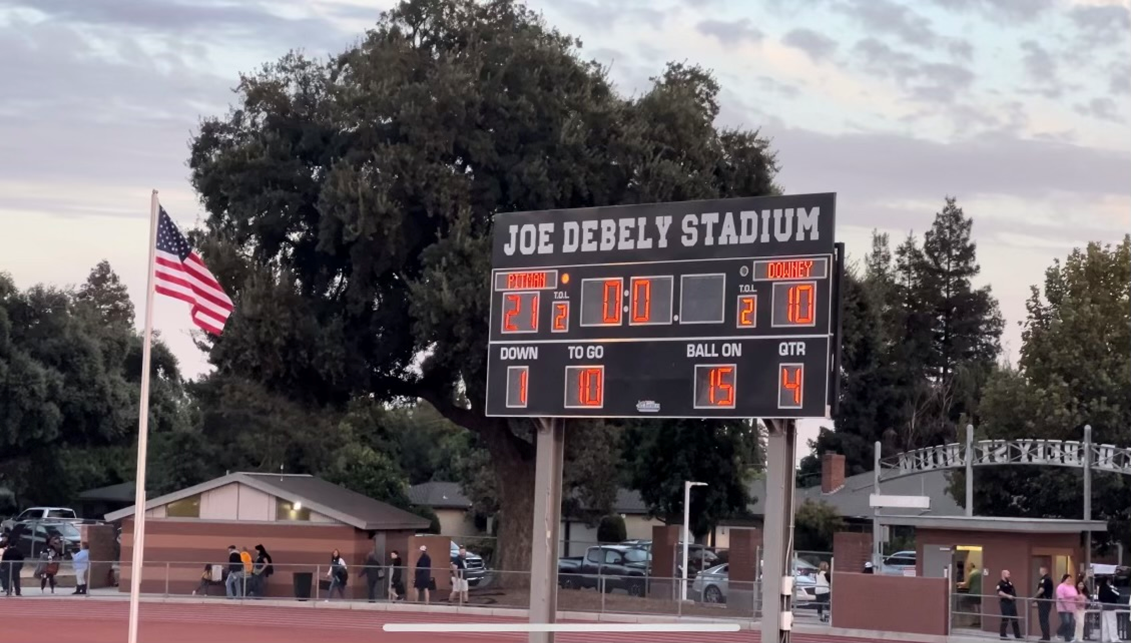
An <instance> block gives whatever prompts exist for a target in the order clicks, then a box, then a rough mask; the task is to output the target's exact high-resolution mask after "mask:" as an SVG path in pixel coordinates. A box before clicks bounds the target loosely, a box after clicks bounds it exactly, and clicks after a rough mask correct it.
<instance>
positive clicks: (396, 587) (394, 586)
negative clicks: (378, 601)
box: [389, 549, 405, 601]
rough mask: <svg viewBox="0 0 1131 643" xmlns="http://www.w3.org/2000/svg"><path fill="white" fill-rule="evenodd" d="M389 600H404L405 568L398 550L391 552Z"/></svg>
mask: <svg viewBox="0 0 1131 643" xmlns="http://www.w3.org/2000/svg"><path fill="white" fill-rule="evenodd" d="M389 561H390V562H389V568H390V569H389V598H390V599H392V600H394V601H400V600H404V598H405V591H404V577H403V576H402V573H403V572H404V568H403V567H402V566H401V555H400V553H399V552H398V551H397V550H395V549H394V550H393V551H391V552H389Z"/></svg>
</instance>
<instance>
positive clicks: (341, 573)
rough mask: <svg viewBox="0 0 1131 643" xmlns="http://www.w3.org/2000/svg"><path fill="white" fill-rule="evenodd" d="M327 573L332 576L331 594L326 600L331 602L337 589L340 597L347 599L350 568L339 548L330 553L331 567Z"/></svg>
mask: <svg viewBox="0 0 1131 643" xmlns="http://www.w3.org/2000/svg"><path fill="white" fill-rule="evenodd" d="M326 575H327V576H329V577H330V596H329V597H327V598H326V602H327V603H329V602H330V600H331V599H333V598H334V591H335V590H336V591H337V592H338V598H341V599H345V597H346V582H347V581H348V580H349V568H348V567H347V566H346V561H345V560H343V559H342V554H341V553H340V552H339V551H338V550H337V549H335V550H334V551H333V552H332V553H331V554H330V569H329V571H327V572H326Z"/></svg>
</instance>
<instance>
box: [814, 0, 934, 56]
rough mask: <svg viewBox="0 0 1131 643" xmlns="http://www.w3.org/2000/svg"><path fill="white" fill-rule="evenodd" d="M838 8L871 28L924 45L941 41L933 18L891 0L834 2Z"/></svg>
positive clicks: (869, 29)
mask: <svg viewBox="0 0 1131 643" xmlns="http://www.w3.org/2000/svg"><path fill="white" fill-rule="evenodd" d="M834 9H835V10H836V11H839V12H841V13H843V14H844V15H846V16H849V17H851V18H853V19H855V20H857V21H859V22H860V24H861V25H863V26H864V28H865V29H867V30H868V31H869V32H878V33H889V34H892V35H894V36H896V37H897V38H899V39H900V40H903V41H904V42H906V43H909V44H913V45H919V46H923V47H932V46H934V45H935V44H936V43H937V42H938V34H936V33H935V31H934V29H933V28H932V27H931V21H930V20H928V19H926V18H924V17H923V16H920V15H919V14H917V13H915V12H914V11H912V10H911V9H910V8H908V7H906V6H903V5H899V4H896V3H894V2H891V1H890V0H846V1H845V2H842V3H840V4H837V5H834Z"/></svg>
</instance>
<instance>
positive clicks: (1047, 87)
mask: <svg viewBox="0 0 1131 643" xmlns="http://www.w3.org/2000/svg"><path fill="white" fill-rule="evenodd" d="M1021 51H1023V52H1024V54H1023V55H1022V57H1021V64H1022V66H1024V68H1025V73H1026V74H1027V75H1028V76H1029V78H1030V79H1031V80H1033V81H1035V82H1036V83H1037V84H1038V87H1037V88H1035V89H1032V90H1029V91H1032V92H1035V93H1038V94H1040V95H1042V96H1044V97H1045V98H1058V97H1060V96H1061V94H1063V93H1064V86H1063V84H1062V83H1061V81H1060V77H1059V69H1060V64H1059V62H1058V60H1057V59H1056V57H1054V56H1053V55H1052V53H1051V52H1050V51H1049V50H1048V49H1045V48H1044V47H1043V46H1041V44H1040V43H1038V42H1037V41H1035V40H1026V41H1023V42H1022V43H1021Z"/></svg>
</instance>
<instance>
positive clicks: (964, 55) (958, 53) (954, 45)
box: [946, 38, 974, 62]
mask: <svg viewBox="0 0 1131 643" xmlns="http://www.w3.org/2000/svg"><path fill="white" fill-rule="evenodd" d="M946 48H947V51H949V52H950V55H951V57H952V58H954V59H955V60H961V61H964V62H970V61H971V60H973V59H974V45H973V44H971V43H970V41H969V40H963V39H961V38H957V39H954V40H951V41H950V42H948V43H947V44H946Z"/></svg>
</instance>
